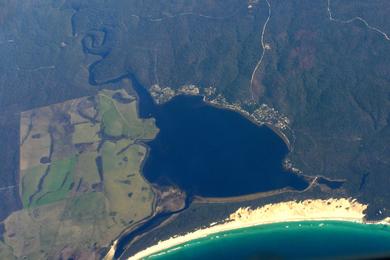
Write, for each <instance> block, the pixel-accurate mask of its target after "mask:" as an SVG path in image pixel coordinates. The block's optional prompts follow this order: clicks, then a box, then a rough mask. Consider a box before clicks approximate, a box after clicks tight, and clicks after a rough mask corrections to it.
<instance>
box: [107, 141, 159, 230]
mask: <svg viewBox="0 0 390 260" xmlns="http://www.w3.org/2000/svg"><path fill="white" fill-rule="evenodd" d="M126 148H127V149H126ZM124 149H125V150H124ZM102 150H103V166H104V177H105V178H104V193H105V195H106V197H107V199H108V201H109V205H110V213H111V214H112V215H113V216H114V218H115V220H117V221H120V222H121V223H126V221H128V220H129V219H131V221H138V220H140V219H143V218H145V216H148V215H150V214H151V213H152V204H153V199H154V195H153V193H152V191H151V188H150V186H149V185H148V184H147V183H146V182H145V180H144V179H143V177H142V176H141V175H140V173H139V170H140V169H139V167H140V162H141V161H142V160H143V158H144V156H145V154H146V148H145V147H143V146H141V145H138V144H132V145H131V146H128V143H127V142H125V141H122V142H118V143H117V144H116V145H115V144H114V143H111V142H110V143H105V144H104V146H103V148H102ZM120 151H122V152H121V153H120V154H118V153H119V152H120ZM112 154H114V156H112Z"/></svg>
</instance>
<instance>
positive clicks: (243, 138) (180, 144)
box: [133, 79, 308, 198]
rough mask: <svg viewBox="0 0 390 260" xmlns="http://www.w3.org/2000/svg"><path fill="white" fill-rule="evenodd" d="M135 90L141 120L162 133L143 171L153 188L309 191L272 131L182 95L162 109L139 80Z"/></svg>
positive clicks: (211, 193) (209, 192)
mask: <svg viewBox="0 0 390 260" xmlns="http://www.w3.org/2000/svg"><path fill="white" fill-rule="evenodd" d="M133 87H134V88H135V90H136V92H137V94H138V96H139V99H140V101H139V106H140V107H139V110H140V114H141V116H143V117H150V116H152V117H154V118H155V119H156V124H157V126H158V128H159V129H160V132H159V134H158V135H157V137H156V138H155V139H154V140H152V141H149V142H147V144H148V146H149V147H150V151H149V156H148V158H147V159H146V161H145V163H144V166H143V175H144V176H145V178H146V179H147V180H148V181H150V182H151V183H154V184H157V185H163V186H166V185H172V186H177V187H179V188H180V189H182V190H184V191H185V192H186V193H187V194H188V195H190V196H202V197H216V198H218V197H219V198H223V197H234V196H241V195H248V194H252V193H259V192H266V191H272V190H279V189H284V188H288V189H292V190H304V189H305V188H307V187H308V182H307V181H306V180H305V179H304V177H303V176H300V175H297V174H294V173H292V172H289V171H287V170H286V169H284V168H283V165H282V161H283V160H284V158H285V157H286V155H287V153H288V147H287V145H286V144H285V142H284V141H283V139H282V138H281V137H280V136H279V135H277V134H276V133H275V132H274V131H273V130H271V129H270V128H269V127H266V126H257V125H255V124H254V123H252V122H251V121H250V120H248V119H246V118H245V117H243V116H242V115H240V114H239V113H236V112H234V111H230V110H226V109H221V108H217V107H214V106H211V105H209V104H207V103H206V102H204V101H203V99H202V97H200V96H177V97H175V98H173V99H172V100H171V101H169V102H167V103H165V104H162V105H156V104H155V103H154V102H153V101H152V100H151V97H150V95H149V93H148V92H147V91H146V90H145V88H143V86H141V85H140V84H139V83H138V82H137V81H136V80H135V79H133Z"/></svg>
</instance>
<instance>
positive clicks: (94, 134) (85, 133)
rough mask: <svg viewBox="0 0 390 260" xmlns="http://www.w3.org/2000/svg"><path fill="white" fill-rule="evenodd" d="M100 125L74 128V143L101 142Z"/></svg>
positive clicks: (84, 124)
mask: <svg viewBox="0 0 390 260" xmlns="http://www.w3.org/2000/svg"><path fill="white" fill-rule="evenodd" d="M99 131H100V125H99V124H91V123H89V122H87V123H81V124H76V125H75V126H74V133H73V135H72V143H74V144H80V143H94V142H98V141H99V139H100V138H99Z"/></svg>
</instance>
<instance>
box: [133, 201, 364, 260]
mask: <svg viewBox="0 0 390 260" xmlns="http://www.w3.org/2000/svg"><path fill="white" fill-rule="evenodd" d="M366 208H367V205H364V204H361V203H359V202H358V201H356V200H355V199H350V198H341V199H328V200H321V199H315V200H304V201H288V202H280V203H275V204H268V205H265V206H263V207H260V208H256V209H250V208H240V209H238V210H237V211H236V212H234V213H232V214H231V215H230V216H229V217H228V218H227V219H226V220H225V221H224V222H223V223H220V224H215V223H214V225H210V226H209V227H208V228H202V229H198V230H195V231H193V232H190V233H188V234H186V235H183V236H176V237H171V238H169V239H167V240H164V241H160V242H158V244H156V245H154V246H151V247H149V248H147V249H145V250H143V251H140V252H138V253H137V254H136V255H134V256H132V257H130V258H129V259H142V258H144V257H147V256H149V255H152V254H155V253H157V252H160V251H162V250H166V249H168V248H171V247H174V246H178V245H180V244H183V243H186V242H188V241H191V240H194V239H198V238H202V237H206V236H208V235H211V234H215V233H219V232H223V231H228V230H234V229H239V228H245V227H252V226H257V225H262V224H271V223H277V222H290V221H305V220H307V221H310V220H340V221H352V222H358V223H364V217H365V214H364V213H363V212H364V210H365V209H366Z"/></svg>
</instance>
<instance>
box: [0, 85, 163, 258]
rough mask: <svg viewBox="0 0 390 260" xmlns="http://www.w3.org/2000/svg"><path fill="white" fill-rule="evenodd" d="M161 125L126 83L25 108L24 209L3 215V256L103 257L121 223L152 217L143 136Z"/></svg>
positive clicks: (125, 225)
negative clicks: (144, 115) (144, 114)
mask: <svg viewBox="0 0 390 260" xmlns="http://www.w3.org/2000/svg"><path fill="white" fill-rule="evenodd" d="M119 94H120V95H122V97H123V96H125V97H126V100H124V99H119V98H115V97H117V96H118V95H119ZM157 131H158V129H157V128H156V127H155V125H154V120H153V119H140V118H139V117H138V113H137V100H136V99H135V97H134V96H130V95H128V94H127V93H126V91H124V90H118V91H108V90H102V91H101V92H99V94H98V95H96V96H92V97H84V98H79V99H74V100H69V101H66V102H63V103H59V104H53V105H51V106H48V107H43V108H36V109H33V110H29V111H25V112H23V113H22V114H21V146H20V151H21V159H22V160H21V164H20V167H21V169H20V180H21V181H20V187H19V190H20V197H21V200H22V202H23V207H24V208H23V209H22V210H19V211H16V212H14V213H13V214H11V215H10V216H9V217H8V218H7V219H6V220H5V222H4V228H5V231H4V243H3V242H2V243H1V244H0V250H1V252H2V253H1V254H2V255H0V256H3V255H4V256H6V255H7V256H8V255H12V256H14V257H17V258H19V257H27V258H29V259H42V258H66V259H67V258H68V257H70V256H79V257H87V258H88V257H98V255H99V250H101V249H102V248H104V247H106V246H108V245H109V244H110V243H111V241H112V240H114V238H115V237H117V236H118V235H119V234H120V233H121V232H122V231H123V230H126V229H131V228H132V227H133V226H135V225H137V224H138V223H139V222H140V221H142V220H145V219H146V218H148V217H150V216H152V215H153V210H154V203H155V193H154V191H153V189H152V187H151V185H150V184H149V183H148V182H146V181H145V180H144V178H143V177H142V175H141V172H140V167H141V164H142V162H143V160H144V159H145V156H146V153H147V151H146V147H145V146H144V145H143V144H142V140H148V139H152V138H154V137H155V135H156V134H157ZM85 234H89V235H87V236H86V235H85ZM2 249H4V250H2ZM7 258H8V257H7Z"/></svg>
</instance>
